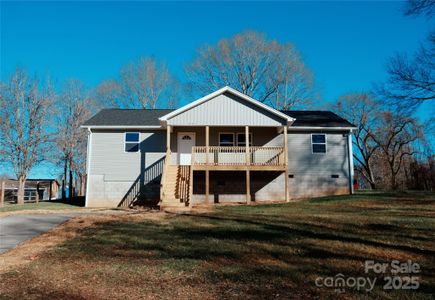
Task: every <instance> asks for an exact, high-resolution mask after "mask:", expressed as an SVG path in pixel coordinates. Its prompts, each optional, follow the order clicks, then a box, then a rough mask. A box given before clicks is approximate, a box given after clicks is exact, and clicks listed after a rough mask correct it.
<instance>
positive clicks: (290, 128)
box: [83, 87, 356, 207]
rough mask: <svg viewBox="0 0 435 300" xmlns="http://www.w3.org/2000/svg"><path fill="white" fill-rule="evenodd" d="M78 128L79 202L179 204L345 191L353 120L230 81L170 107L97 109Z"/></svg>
mask: <svg viewBox="0 0 435 300" xmlns="http://www.w3.org/2000/svg"><path fill="white" fill-rule="evenodd" d="M83 127H84V128H87V130H88V132H89V135H88V157H87V168H88V169H87V173H88V174H89V175H88V177H87V180H88V182H87V193H86V195H87V197H86V206H89V207H91V206H92V207H101V206H105V207H114V206H126V207H128V206H131V205H134V204H138V203H141V202H143V203H148V204H158V203H160V205H161V207H184V206H195V205H200V204H212V203H227V202H233V203H251V202H254V201H255V202H267V201H289V200H294V199H300V198H307V197H312V196H323V195H339V194H348V193H352V182H353V159H352V143H351V135H352V131H353V130H355V129H356V128H355V126H354V125H353V124H351V123H349V122H348V121H346V120H344V119H343V118H341V117H339V116H337V115H336V114H334V113H332V112H328V111H278V110H275V109H273V108H271V107H269V106H267V105H265V104H263V103H261V102H259V101H257V100H255V99H252V98H251V97H248V96H247V95H245V94H242V93H240V92H238V91H236V90H234V89H232V88H230V87H224V88H222V89H219V90H217V91H215V92H214V93H211V94H209V95H207V96H205V97H203V98H201V99H198V100H196V101H194V102H192V103H190V104H187V105H185V106H183V107H181V108H179V109H176V110H168V109H137V110H131V109H104V110H102V111H100V112H99V113H97V114H96V115H95V116H94V117H92V118H91V119H89V120H88V121H87V122H85V123H84V125H83Z"/></svg>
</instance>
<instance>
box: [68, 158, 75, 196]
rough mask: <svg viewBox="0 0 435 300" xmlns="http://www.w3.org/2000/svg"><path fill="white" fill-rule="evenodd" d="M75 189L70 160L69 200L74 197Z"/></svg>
mask: <svg viewBox="0 0 435 300" xmlns="http://www.w3.org/2000/svg"><path fill="white" fill-rule="evenodd" d="M73 194H74V188H73V172H72V170H71V158H70V160H69V184H68V198H69V199H70V200H71V199H72V197H73V196H74V195H73Z"/></svg>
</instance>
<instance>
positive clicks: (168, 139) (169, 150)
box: [166, 125, 171, 155]
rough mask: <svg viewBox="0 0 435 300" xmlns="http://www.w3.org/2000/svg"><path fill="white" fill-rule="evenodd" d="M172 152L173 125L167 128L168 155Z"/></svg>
mask: <svg viewBox="0 0 435 300" xmlns="http://www.w3.org/2000/svg"><path fill="white" fill-rule="evenodd" d="M170 152H171V125H168V126H166V155H168V154H169V153H170Z"/></svg>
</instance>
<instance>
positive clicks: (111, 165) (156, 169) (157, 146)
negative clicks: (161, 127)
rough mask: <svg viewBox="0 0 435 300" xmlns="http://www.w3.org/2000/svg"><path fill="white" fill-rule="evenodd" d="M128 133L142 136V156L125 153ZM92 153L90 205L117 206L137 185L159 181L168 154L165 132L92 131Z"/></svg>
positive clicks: (88, 203) (140, 154)
mask: <svg viewBox="0 0 435 300" xmlns="http://www.w3.org/2000/svg"><path fill="white" fill-rule="evenodd" d="M125 132H140V138H139V141H140V146H139V148H140V151H139V152H135V153H132V152H125V151H124V134H125ZM90 152H91V153H90V166H89V189H88V193H89V195H88V199H87V205H88V206H117V205H119V203H120V201H121V200H122V199H123V198H124V197H126V196H127V195H128V192H129V190H130V189H131V188H132V187H133V186H134V185H135V184H138V183H140V184H143V185H147V184H148V183H151V182H153V181H156V180H157V181H160V176H161V172H162V167H163V160H164V157H165V152H166V139H165V132H164V131H138V130H126V131H119V130H116V131H114V130H113V131H102V130H100V131H93V132H92V138H91V150H90ZM157 184H158V183H156V184H155V185H157ZM155 189H156V188H155V187H153V193H155V192H156V191H154V190H155Z"/></svg>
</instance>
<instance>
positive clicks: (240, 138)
mask: <svg viewBox="0 0 435 300" xmlns="http://www.w3.org/2000/svg"><path fill="white" fill-rule="evenodd" d="M245 140H246V133H237V146H239V147H244V146H246V141H245ZM249 146H252V133H249Z"/></svg>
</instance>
